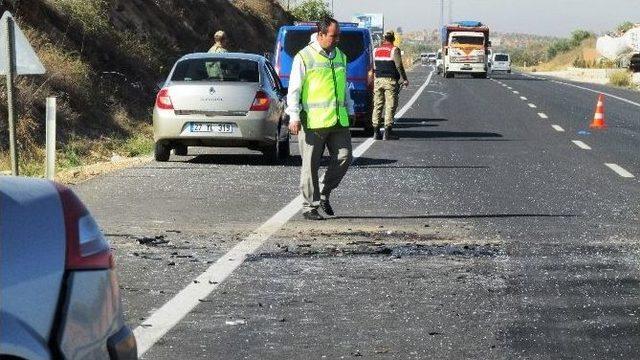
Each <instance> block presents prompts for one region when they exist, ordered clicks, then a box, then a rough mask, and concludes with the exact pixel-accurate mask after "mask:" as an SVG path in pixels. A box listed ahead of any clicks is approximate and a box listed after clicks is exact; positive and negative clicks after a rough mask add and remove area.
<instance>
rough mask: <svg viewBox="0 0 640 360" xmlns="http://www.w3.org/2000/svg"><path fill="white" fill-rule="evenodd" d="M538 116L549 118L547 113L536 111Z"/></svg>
mask: <svg viewBox="0 0 640 360" xmlns="http://www.w3.org/2000/svg"><path fill="white" fill-rule="evenodd" d="M538 116H540V118H542V119H548V118H549V117H548V116H547V114H545V113H538Z"/></svg>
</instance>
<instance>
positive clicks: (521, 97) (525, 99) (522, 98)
mask: <svg viewBox="0 0 640 360" xmlns="http://www.w3.org/2000/svg"><path fill="white" fill-rule="evenodd" d="M520 99H521V100H524V101H527V100H529V99H527V98H526V97H524V96H520Z"/></svg>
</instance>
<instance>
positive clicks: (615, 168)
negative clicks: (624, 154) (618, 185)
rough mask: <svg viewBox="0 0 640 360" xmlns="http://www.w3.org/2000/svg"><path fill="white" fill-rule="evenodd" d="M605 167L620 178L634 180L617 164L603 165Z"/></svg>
mask: <svg viewBox="0 0 640 360" xmlns="http://www.w3.org/2000/svg"><path fill="white" fill-rule="evenodd" d="M605 165H606V166H607V167H608V168H609V169H611V170H613V171H615V172H616V174H618V175H620V176H622V177H623V178H634V177H635V176H634V175H633V174H632V173H630V172H628V171H627V170H625V169H624V168H623V167H622V166H620V165H618V164H613V163H605Z"/></svg>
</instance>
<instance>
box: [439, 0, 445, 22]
mask: <svg viewBox="0 0 640 360" xmlns="http://www.w3.org/2000/svg"><path fill="white" fill-rule="evenodd" d="M443 26H444V0H440V28H441V29H442V27H443Z"/></svg>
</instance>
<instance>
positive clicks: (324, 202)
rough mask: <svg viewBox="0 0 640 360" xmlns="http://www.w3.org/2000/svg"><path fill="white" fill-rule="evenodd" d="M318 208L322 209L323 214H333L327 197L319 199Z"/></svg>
mask: <svg viewBox="0 0 640 360" xmlns="http://www.w3.org/2000/svg"><path fill="white" fill-rule="evenodd" d="M320 208H321V209H322V211H324V213H325V214H327V215H329V216H333V215H335V213H334V212H333V208H332V207H331V203H329V199H326V200H320Z"/></svg>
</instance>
